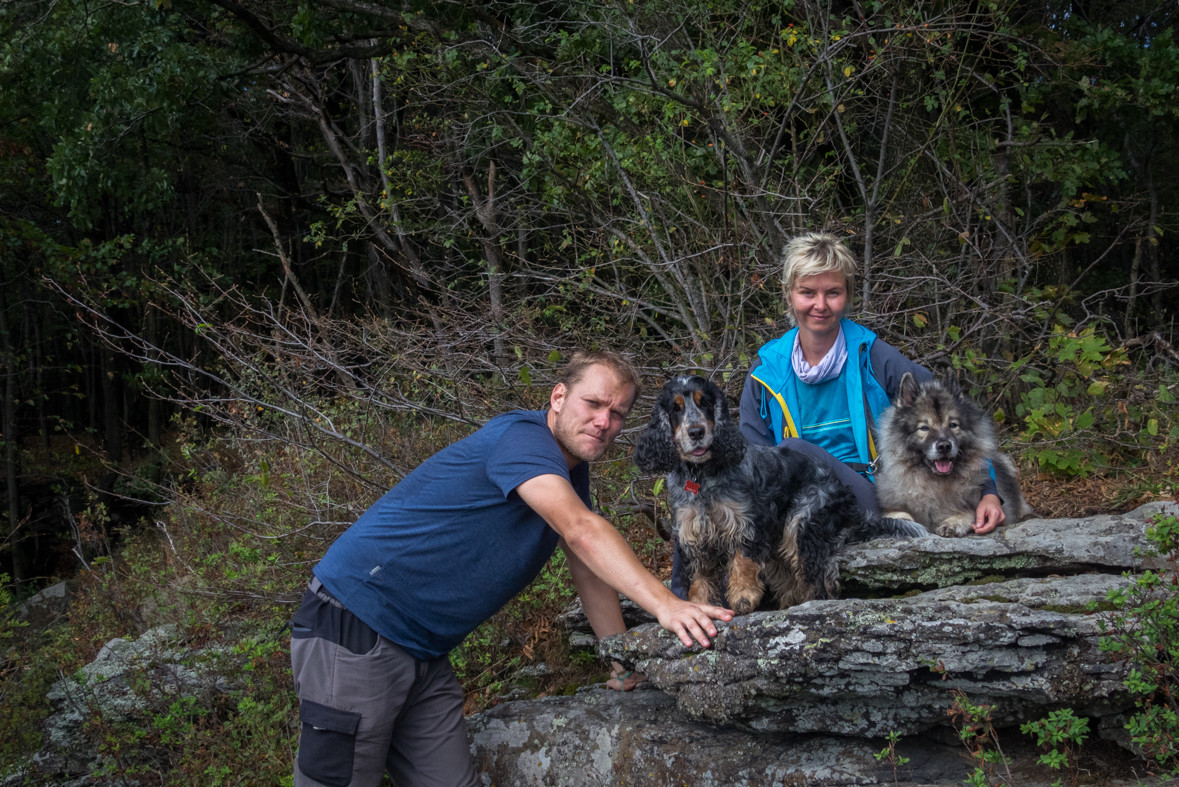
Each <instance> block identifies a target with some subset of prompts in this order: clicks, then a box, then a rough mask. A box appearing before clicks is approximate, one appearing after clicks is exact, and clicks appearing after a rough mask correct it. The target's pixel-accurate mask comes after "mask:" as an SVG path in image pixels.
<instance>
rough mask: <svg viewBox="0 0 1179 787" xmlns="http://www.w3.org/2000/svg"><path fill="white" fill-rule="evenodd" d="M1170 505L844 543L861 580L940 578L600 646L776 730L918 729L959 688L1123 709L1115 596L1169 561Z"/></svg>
mask: <svg viewBox="0 0 1179 787" xmlns="http://www.w3.org/2000/svg"><path fill="white" fill-rule="evenodd" d="M1168 505H1169V508H1168V510H1174V504H1168ZM1162 509H1163V504H1159V503H1154V504H1150V505H1147V506H1143V507H1141V508H1139V509H1137V510H1135V511H1133V512H1131V513H1129V514H1126V515H1121V516H1099V517H1092V518H1088V519H1076V520H1031V521H1029V522H1025V523H1022V524H1020V525H1019V526H1017V527H1012V528H1008V529H1005V530H1000V532H999V533H998V534H996V535H995V536H993V537H990V538H965V539H945V538H939V537H936V536H931V537H929V538H923V539H917V540H913V541H891V540H881V541H876V542H872V543H870V544H864V545H857V546H856V547H854V548H852V549H850V550H848V552H847V554H845V555H844V558H843V566H844V577H845V583H846V586H847V587H848V588H858V589H860V590H863V591H866V592H872V593H881V592H882V591H887V592H889V593H897V592H904V591H906V590H907V589H909V588H912V587H917V588H920V587H929V586H934V587H935V588H937V589H933V590H926V591H924V592H914V591H912V590H909V591H908V592H907V593H905V595H904V596H903V597H900V598H874V599H872V598H842V599H839V600H832V601H812V602H809V603H806V604H802V605H800V606H797V607H793V608H791V609H789V610H785V611H780V612H757V613H754V614H751V615H747V616H744V617H741V618H737V619H735V620H733V621H732V622H731V623H728V624H722V625H720V626H719V636H718V637H716V638H715V641H714V644H713V647H712V648H710V649H708V650H704V649H700V648H685V647H683V645H681V644H680V642H679V640H678V639H676V638H675V637H674V636H672V635H671V634H670V633H668V632H665V631H663V630H662V629H660V628H659V627H658V626H655V625H650V624H648V625H643V626H639V627H637V628H635V629H632V630H631V631H628V632H627V633H626V634H624V635H620V636H617V637H611V638H608V639H607V640H605V641H604V642H602V643H600V644H599V652H600V654H601V655H602V656H603V657H604V658H609V659H615V660H618V661H621V662H623V663H625V664H627V665H629V666H633V667H634V668H636V669H639V670H641V671H643V672H645V673H646V674H647V675H648V677H649V678H650V679H651V682H652V683H653V684H654V685H655V686H656V687H658V688H659V689H662V690H663V691H665V692H667V693H668V694H670V695H672V696H673V697H675V699H676V707H677V708H678V709H679V710H681V711H683V712H684V713H685V714H687V715H688V716H690V717H691V718H695V719H699V720H703V721H707V722H710V723H714V724H733V725H737V726H740V727H744V728H746V729H750V730H757V731H762V732H769V731H774V732H791V733H807V732H816V733H828V734H837V735H851V736H868V737H875V736H883V735H886V734H888V733H889V732H892V731H896V732H899V733H901V734H904V735H911V734H914V733H918V732H922V731H925V730H928V729H930V728H933V727H938V726H944V725H945V724H946V723H947V710H948V709H949V708H950V707H951V706H952V705H953V702H954V692H963V693H965V694H966V695H967V696H968V697H969V698H970V700H971V702H973V703H975V704H980V703H986V704H988V705H991V706H993V714H994V720H995V722H996V723H997V724H998V725H1009V724H1017V723H1020V722H1022V721H1027V720H1029V719H1037V718H1040V717H1042V716H1043V715H1044V714H1045V713H1046V712H1047V711H1049V710H1054V709H1058V708H1062V707H1071V708H1073V709H1074V710H1075V711H1076V712H1077V713H1078V714H1081V715H1087V716H1094V717H1109V716H1113V715H1115V714H1118V713H1120V712H1122V711H1124V710H1127V709H1128V708H1130V707H1131V706H1132V701H1131V700H1130V698H1129V697H1128V696H1127V695H1126V693H1125V691H1124V689H1123V686H1122V678H1123V667H1122V666H1121V665H1119V664H1118V663H1116V662H1115V661H1114V660H1113V659H1112V658H1111V657H1110V656H1109V655H1108V654H1106V653H1102V652H1101V650H1100V648H1099V646H1098V643H1099V640H1100V637H1101V631H1100V628H1099V617H1100V615H1101V614H1102V613H1101V611H1100V609H1101V606H1102V604H1103V602H1104V600H1105V597H1106V594H1107V592H1108V591H1109V590H1110V589H1112V588H1116V587H1121V586H1124V585H1125V584H1126V583H1128V582H1129V581H1130V580H1129V579H1127V578H1125V577H1123V576H1122V572H1123V571H1124V570H1127V569H1137V568H1144V567H1152V566H1154V565H1155V561H1156V560H1157V559H1156V558H1151V557H1148V556H1144V555H1143V554H1142V552H1143V551H1144V550H1145V548H1146V546H1147V542H1146V540H1145V536H1144V532H1145V523H1146V520H1147V518H1148V517H1149V516H1151V515H1153V514H1155V513H1158V512H1159V511H1160V510H1162ZM1078 572H1085V573H1078ZM1064 574H1072V575H1064ZM1005 575H1006V576H1012V575H1013V576H1014V577H1015V578H1012V579H1005V578H1004V576H1005ZM970 580H973V581H974V582H975V583H976V584H969V585H958V586H954V585H955V584H956V583H958V582H962V581H970ZM947 585H948V586H949V587H945V586H947ZM938 586H942V587H938ZM849 592H850V591H849ZM1091 605H1092V606H1091Z"/></svg>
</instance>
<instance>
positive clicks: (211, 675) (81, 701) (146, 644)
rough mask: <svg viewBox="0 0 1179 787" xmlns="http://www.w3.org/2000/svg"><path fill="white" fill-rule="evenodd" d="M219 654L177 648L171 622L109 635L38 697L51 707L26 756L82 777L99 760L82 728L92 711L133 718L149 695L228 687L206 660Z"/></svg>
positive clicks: (46, 772)
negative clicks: (34, 748) (125, 635)
mask: <svg viewBox="0 0 1179 787" xmlns="http://www.w3.org/2000/svg"><path fill="white" fill-rule="evenodd" d="M220 655H221V652H220V651H218V652H217V653H213V652H211V651H209V650H207V649H187V648H185V647H184V645H183V644H182V643H179V642H178V641H177V640H176V633H175V627H174V626H160V627H157V628H154V629H151V630H149V631H147V632H146V633H144V634H143V635H142V636H140V637H139V638H138V639H135V640H129V639H113V640H111V641H110V642H108V643H107V644H106V645H104V646H103V647H102V649H101V650H100V651H99V652H98V655H97V656H96V657H95V659H94V661H92V662H90V663H89V664H87V665H86V666H84V667H82V668H81V669H80V670H78V671H77V672H76V673H74V674H73V675H71V676H69V677H65V678H62V679H61V680H59V681H57V683H55V684H54V685H53V687H52V688H51V689H50V690H49V693H48V694H47V695H46V698H47V699H48V700H49V701H50V703H52V705H53V708H54V713H53V714H52V715H51V716H50V717H49V718H48V719H46V720H45V723H44V725H43V729H44V732H45V738H44V743H43V746H42V748H41V750H40V751H39V752H37V753H36V754H35V755H33V759H32V763H31V764H32V765H33V766H35V768H36V770H37V773H38V774H39V775H40V776H41V777H42V778H48V777H54V779H55V782H54V783H63V782H65V781H67V780H69V779H75V778H76V779H80V780H81V781H79V782H77V783H78V784H85V783H88V782H87V781H86V780H87V779H88V778H89V777H88V776H87V774H89V773H91V772H92V771H93V770H94V769H95V768H96V767H97V766H98V765H100V764H101V762H102V759H101V756H100V755H99V753H98V752H97V751H96V750H95V748H94V746H93V745H92V743H91V741H90V740H89V739H88V738H87V736H86V734H85V727H86V722H87V721H88V720H89V719H90V718H91V717H92V716H93V715H94V714H98V715H99V716H101V718H102V719H103V721H104V722H105V723H108V724H117V723H120V722H128V721H135V720H139V719H141V718H142V717H143V715H144V714H145V712H146V711H148V710H149V708H150V706H151V704H152V702H158V701H161V700H166V701H169V702H170V701H172V698H175V697H178V696H203V695H207V694H211V693H224V692H228V691H229V690H230V688H231V686H230V685H229V682H228V681H227V680H226V678H225V677H223V676H222V675H220V674H218V671H217V670H216V669H214V668H213V666H212V661H214V660H215V659H214V657H217V656H220ZM132 683H134V684H135V685H134V688H133V687H132ZM26 770H27V769H26ZM19 778H23V777H20V775H19V774H18V775H17V776H14V777H13V779H14V780H13V781H12V784H21V783H22V782H21V781H20V780H19ZM0 784H5V785H6V784H7V782H0Z"/></svg>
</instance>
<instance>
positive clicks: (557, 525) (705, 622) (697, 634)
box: [516, 474, 733, 647]
mask: <svg viewBox="0 0 1179 787" xmlns="http://www.w3.org/2000/svg"><path fill="white" fill-rule="evenodd" d="M516 491H517V492H518V493H519V495H520V498H521V499H522V500H523V501H524V502H525V503H527V504H528V505H529V507H530V508H532V510H533V511H535V512H536V513H538V514H540V515H541V516H542V517H544V520H545V521H546V522H548V524H549V526H550V527H551V528H553V530H555V531H557V534H558V535H560V536H561V538H563V539H564V540H565V544H566V545H567V546H568V547H569V549H570V550H571V551H572V552H573V554H574V555H576V556H577V558H578V560H580V561H581V562H582V563H583V564H585V567H586V568H588V569H589V571H590V572H591V573H592V574H593V575H594V576H595V577H597V578H598V579H600V580H602V581H603V582H604V583H605V584H606V585H607V586H609V587H610V588H612V589H613V590H614V591H616V592H618V593H621V594H623V595H624V596H626V597H627V598H629V599H631V600H632V601H634V602H635V603H636V604H638V605H639V606H640V607H642V608H643V609H645V610H647V611H648V612H650V613H651V614H652V615H654V616H655V619H656V620H658V621H659V625H661V626H663V627H664V628H665V629H667V630H668V631H670V632H672V633H673V634H675V635H676V636H677V637H679V638H680V641H681V642H682V643H684V646H685V647H690V646H691V645H692V640H693V639H694V640H696V641H697V642H699V643H700V644H701V645H703V646H704V647H708V645H709V640H708V638H709V637H715V636H716V626H715V625H713V622H712V621H713V620H714V619H719V620H732V619H733V612H732V611H731V610H727V609H722V608H720V607H713V606H710V605H707V604H694V603H692V602H689V601H681V600H680V599H678V598H676V597H675V596H673V595H672V593H671V591H670V590H668V589H667V588H666V587H664V586H663V583H662V582H660V581H659V580H658V579H656V578H655V577H654V576H653V575H652V574H651V573H650V572H649V571H647V569H645V568H643V564H642V563H640V562H639V559H638V557H637V556H636V555H635V553H634V551H633V550H632V549H631V548H630V545H629V544H627V543H626V540H625V539H624V538H623V537H622V536H621V535H619V533H618V531H617V530H615V529H614V526H613V525H611V524H610V523H609V522H607V521H606V520H605V519H603V518H602V517H600V516H598V515H597V514H595V513H594V512H592V511H590V510H589V509H588V508H586V507H585V503H583V502H581V498H579V497H578V496H577V493H576V492H574V491H573V487H572V485H570V483H569V481H568V480H567V479H565V478H563V477H562V476H559V475H551V474H550V475H540V476H536V477H535V478H530V479H529V480H527V481H525V482H524V483H522V484H520V485H519V486H518V487H516ZM579 590H580V588H579ZM600 594H601V589H600V587H599V588H597V589H596V593H595V591H591V595H597V596H599V597H600ZM582 603H583V604H585V605H586V614H587V615H589V614H590V611H589V606H590V605H594V606H595V609H597V608H598V606H599V605H600V604H601V601H600V600H599V598H595V599H594V600H592V601H590V602H587V601H586V599H584V598H583V599H582ZM617 603H618V599H617V597H616V596H615V597H614V600H613V604H614V605H617ZM595 614H597V612H596V611H595ZM621 620H622V612H621V610H620V611H619V612H618V624H619V625H621ZM590 622H591V623H592V622H593V619H592V618H591V619H590ZM596 630H597V629H596V626H595V632H596Z"/></svg>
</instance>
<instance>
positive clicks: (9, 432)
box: [0, 282, 27, 588]
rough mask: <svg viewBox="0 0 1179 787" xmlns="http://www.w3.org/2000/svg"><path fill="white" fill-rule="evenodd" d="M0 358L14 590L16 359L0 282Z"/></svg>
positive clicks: (22, 573)
mask: <svg viewBox="0 0 1179 787" xmlns="http://www.w3.org/2000/svg"><path fill="white" fill-rule="evenodd" d="M0 355H2V358H3V363H4V402H3V405H2V406H0V430H2V431H3V435H0V437H3V440H4V476H5V479H6V480H7V491H8V548H9V550H10V551H11V552H12V580H13V582H14V583H15V584H16V586H17V588H19V587H20V584H21V583H22V582H24V581H25V579H26V578H27V577H26V568H25V561H24V548H23V547H22V545H21V541H20V534H19V532H18V531H19V529H20V482H19V481H18V478H19V473H18V467H17V462H18V459H19V455H18V452H17V448H18V447H19V446H18V445H17V439H16V358H15V357H14V355H13V352H12V337H11V336H9V333H8V292H7V289H6V288H5V286H4V283H3V282H0Z"/></svg>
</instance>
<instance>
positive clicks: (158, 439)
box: [147, 306, 164, 451]
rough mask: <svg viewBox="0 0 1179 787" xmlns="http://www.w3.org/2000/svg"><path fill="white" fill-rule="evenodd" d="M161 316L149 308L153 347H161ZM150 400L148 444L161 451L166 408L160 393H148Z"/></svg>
mask: <svg viewBox="0 0 1179 787" xmlns="http://www.w3.org/2000/svg"><path fill="white" fill-rule="evenodd" d="M159 333H160V329H159V316H158V315H157V314H156V307H155V306H148V307H147V341H148V343H149V344H151V346H152V347H159V346H160V345H159V341H160V339H159ZM152 356H153V357H158V356H159V353H158V352H156V351H154V350H153V351H152ZM152 366H154V367H156V368H155V369H153V371H154V372H155V373H156V374H157V375H158V374H159V364H156V363H153V364H152ZM149 379H152V378H149ZM148 395H149V399H148V402H147V442H148V443H149V444H150V445H151V447H152V448H154V449H155V450H157V451H159V450H160V448H162V447H163V442H162V436H163V431H164V429H163V417H164V412H163V411H164V407H163V404H164V403H163V402H161V401H160V397H159V395H158V392H153V391H148Z"/></svg>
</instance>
